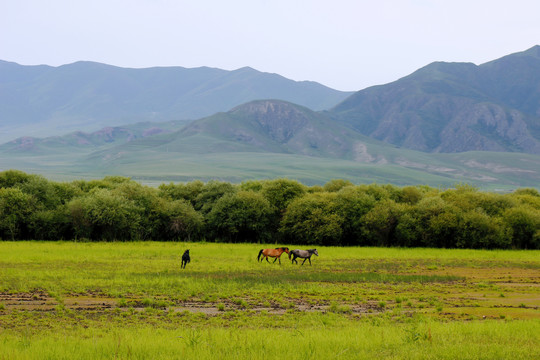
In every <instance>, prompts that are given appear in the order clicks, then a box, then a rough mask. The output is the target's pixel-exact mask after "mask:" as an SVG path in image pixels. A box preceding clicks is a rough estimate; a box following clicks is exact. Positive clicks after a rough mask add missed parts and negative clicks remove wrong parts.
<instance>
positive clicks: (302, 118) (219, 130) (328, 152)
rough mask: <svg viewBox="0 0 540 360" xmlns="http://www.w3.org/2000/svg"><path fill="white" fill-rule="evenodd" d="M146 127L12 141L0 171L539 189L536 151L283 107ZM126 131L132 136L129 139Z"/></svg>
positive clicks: (258, 105)
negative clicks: (449, 150)
mask: <svg viewBox="0 0 540 360" xmlns="http://www.w3.org/2000/svg"><path fill="white" fill-rule="evenodd" d="M149 125H150V124H146V125H140V126H139V127H138V130H137V129H132V128H131V129H126V128H112V129H111V128H109V129H103V131H99V132H96V133H92V134H85V136H84V137H82V135H81V134H68V135H66V136H62V137H54V138H49V139H41V140H40V141H36V143H35V144H36V146H35V147H34V148H33V149H21V148H17V147H16V142H15V143H8V144H5V145H3V146H2V147H0V171H1V170H6V169H9V168H18V169H21V170H25V171H28V172H38V173H42V174H45V175H47V176H50V177H52V178H55V179H73V178H80V177H84V178H91V177H101V176H105V175H113V174H116V175H123V176H129V177H133V178H134V179H137V180H140V181H143V182H149V183H156V182H157V183H159V182H164V181H187V180H193V179H201V180H210V179H222V180H227V181H234V182H240V181H244V180H247V179H264V178H275V177H289V178H294V179H298V180H301V181H302V182H305V183H306V184H322V183H324V182H326V181H328V180H330V179H333V178H344V179H348V180H351V181H353V182H355V183H359V182H364V183H366V182H367V183H369V182H374V181H376V182H379V183H393V184H398V185H415V184H428V185H432V186H443V187H448V186H452V185H454V184H455V183H458V182H466V183H470V184H473V185H477V186H480V187H482V188H484V189H512V188H515V187H519V186H537V185H538V184H539V183H540V158H539V157H538V155H529V154H522V153H494V152H466V153H457V154H430V153H425V152H419V151H413V150H408V149H403V148H396V147H394V146H392V145H389V144H387V143H384V142H380V141H377V140H374V139H371V138H368V137H366V136H364V135H361V134H359V133H357V132H355V131H354V130H351V129H350V128H346V127H343V126H341V125H339V124H336V123H335V122H334V120H332V119H331V118H330V117H329V116H328V114H327V113H319V112H313V111H311V110H309V109H307V108H304V107H302V106H299V105H294V104H291V103H287V102H283V101H275V100H274V101H270V100H265V101H254V102H250V103H248V104H245V105H242V106H239V107H236V108H234V109H232V110H231V111H229V112H226V113H219V114H216V115H213V116H210V117H207V118H203V119H200V120H198V121H195V122H192V123H190V124H188V125H186V126H185V127H184V128H182V129H181V130H179V131H171V132H163V133H161V134H154V135H150V136H146V137H141V136H140V134H141V133H143V132H144V129H152V128H156V127H155V126H150V127H148V126H149ZM127 130H129V131H131V132H132V134H134V135H135V136H132V137H131V138H129V139H128V137H129V136H128V134H129V133H128V132H127ZM170 130H172V129H170ZM147 135H149V134H147ZM74 139H77V141H79V140H80V139H83V140H84V141H88V142H89V144H87V145H78V144H77V143H74V142H73V140H74ZM128 140H129V141H128ZM52 144H54V146H53V145H52ZM8 145H9V146H11V148H9V149H8V150H6V148H5V146H8ZM62 149H63V150H62Z"/></svg>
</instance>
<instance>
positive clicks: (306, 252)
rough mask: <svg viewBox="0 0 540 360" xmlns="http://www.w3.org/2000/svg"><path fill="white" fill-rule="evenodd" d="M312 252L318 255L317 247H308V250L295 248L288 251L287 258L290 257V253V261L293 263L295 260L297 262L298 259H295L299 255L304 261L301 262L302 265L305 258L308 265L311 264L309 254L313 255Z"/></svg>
mask: <svg viewBox="0 0 540 360" xmlns="http://www.w3.org/2000/svg"><path fill="white" fill-rule="evenodd" d="M313 254H315V255H317V256H319V252H318V251H317V249H309V250H299V249H295V250H292V251H291V252H290V254H289V259H290V258H291V255H292V256H293V258H292V263H293V264H294V262H295V261H296V263H297V264H298V260H296V258H297V257H299V258H301V259H304V261H303V262H302V265H304V263H305V262H306V260H309V265H311V255H313Z"/></svg>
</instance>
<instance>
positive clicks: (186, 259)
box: [180, 249, 191, 269]
mask: <svg viewBox="0 0 540 360" xmlns="http://www.w3.org/2000/svg"><path fill="white" fill-rule="evenodd" d="M190 261H191V258H190V257H189V249H187V250H186V251H184V255H182V265H180V267H181V268H182V269H185V268H186V265H187V264H188V263H189V262H190Z"/></svg>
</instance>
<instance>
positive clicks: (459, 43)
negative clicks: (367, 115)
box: [0, 0, 540, 90]
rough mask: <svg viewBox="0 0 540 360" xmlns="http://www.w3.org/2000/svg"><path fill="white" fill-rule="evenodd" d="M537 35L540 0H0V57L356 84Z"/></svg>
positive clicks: (477, 57) (495, 54) (522, 44)
mask: <svg viewBox="0 0 540 360" xmlns="http://www.w3.org/2000/svg"><path fill="white" fill-rule="evenodd" d="M538 44H540V1H539V0H512V1H508V0H505V1H501V0H431V1H429V0H372V1H364V0H356V1H354V0H311V1H301V0H189V1H183V0H177V1H173V0H87V1H79V0H0V59H1V60H7V61H13V62H17V63H19V64H24V65H35V64H47V65H52V66H58V65H63V64H68V63H72V62H75V61H79V60H90V61H97V62H102V63H107V64H111V65H117V66H122V67H136V68H140V67H152V66H183V67H188V68H191V67H199V66H210V67H217V68H221V69H226V70H234V69H237V68H240V67H244V66H251V67H253V68H255V69H257V70H259V71H265V72H271V73H278V74H280V75H283V76H285V77H287V78H290V79H293V80H313V81H317V82H320V83H322V84H324V85H327V86H330V87H332V88H335V89H339V90H360V89H363V88H366V87H368V86H371V85H378V84H384V83H388V82H391V81H394V80H397V79H398V78H400V77H403V76H405V75H408V74H409V73H411V72H413V71H414V70H416V69H418V68H420V67H422V66H424V65H427V64H428V63H430V62H433V61H464V62H473V63H475V64H481V63H483V62H486V61H490V60H493V59H496V58H499V57H501V56H504V55H507V54H510V53H513V52H518V51H523V50H526V49H528V48H530V47H532V46H534V45H538Z"/></svg>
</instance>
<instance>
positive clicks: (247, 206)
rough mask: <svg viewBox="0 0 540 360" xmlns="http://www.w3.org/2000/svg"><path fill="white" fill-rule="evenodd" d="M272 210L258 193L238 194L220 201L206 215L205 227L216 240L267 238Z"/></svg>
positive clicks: (228, 195) (256, 239)
mask: <svg viewBox="0 0 540 360" xmlns="http://www.w3.org/2000/svg"><path fill="white" fill-rule="evenodd" d="M271 216H272V208H271V205H270V203H269V202H268V200H267V199H265V198H264V196H263V195H262V194H260V193H256V192H254V191H239V192H237V193H230V194H227V195H225V196H223V197H222V198H220V199H219V200H218V201H217V202H216V204H215V206H214V207H213V208H212V211H210V213H209V215H208V224H209V226H210V228H211V229H212V230H213V232H214V233H215V236H216V237H217V238H220V239H224V240H226V241H231V242H246V241H257V242H265V241H267V240H269V239H270V237H271V234H272V231H271V229H270V228H269V226H270V224H271Z"/></svg>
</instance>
